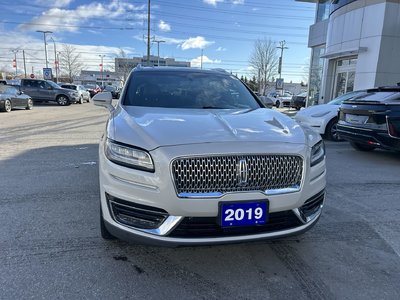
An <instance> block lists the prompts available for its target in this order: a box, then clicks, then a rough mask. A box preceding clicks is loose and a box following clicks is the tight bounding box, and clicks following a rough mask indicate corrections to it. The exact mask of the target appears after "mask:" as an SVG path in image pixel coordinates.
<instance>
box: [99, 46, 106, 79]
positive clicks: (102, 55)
mask: <svg viewBox="0 0 400 300" xmlns="http://www.w3.org/2000/svg"><path fill="white" fill-rule="evenodd" d="M99 56H100V57H101V87H103V86H104V77H103V74H104V67H103V58H104V56H105V55H104V54H99Z"/></svg>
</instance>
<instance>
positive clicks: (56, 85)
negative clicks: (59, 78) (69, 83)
mask: <svg viewBox="0 0 400 300" xmlns="http://www.w3.org/2000/svg"><path fill="white" fill-rule="evenodd" d="M46 82H47V83H48V84H50V85H51V87H53V88H55V89H59V88H60V86H59V85H58V84H56V83H54V82H53V81H50V80H48V81H46Z"/></svg>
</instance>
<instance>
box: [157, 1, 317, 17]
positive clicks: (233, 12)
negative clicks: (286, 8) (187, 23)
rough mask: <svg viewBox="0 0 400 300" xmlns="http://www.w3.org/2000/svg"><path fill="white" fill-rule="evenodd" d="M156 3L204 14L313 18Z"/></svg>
mask: <svg viewBox="0 0 400 300" xmlns="http://www.w3.org/2000/svg"><path fill="white" fill-rule="evenodd" d="M158 3H161V4H163V3H164V5H166V6H171V7H177V8H180V9H190V10H191V11H193V10H195V11H205V12H213V13H216V14H230V15H245V16H247V17H249V16H251V17H260V18H266V17H268V18H275V19H281V18H286V19H292V20H312V19H313V17H299V16H298V15H277V14H262V13H256V12H252V13H249V12H243V11H234V10H227V9H220V8H218V9H214V8H205V7H199V6H195V5H189V4H182V3H179V4H175V3H168V2H164V1H160V0H159V1H158Z"/></svg>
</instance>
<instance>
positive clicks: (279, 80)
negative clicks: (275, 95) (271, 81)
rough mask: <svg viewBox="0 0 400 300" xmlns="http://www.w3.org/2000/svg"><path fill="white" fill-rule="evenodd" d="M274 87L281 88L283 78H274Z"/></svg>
mask: <svg viewBox="0 0 400 300" xmlns="http://www.w3.org/2000/svg"><path fill="white" fill-rule="evenodd" d="M276 89H277V90H283V78H278V79H277V80H276Z"/></svg>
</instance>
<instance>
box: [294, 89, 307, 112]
mask: <svg viewBox="0 0 400 300" xmlns="http://www.w3.org/2000/svg"><path fill="white" fill-rule="evenodd" d="M306 99H307V92H303V93H300V94H298V95H295V96H293V97H292V100H291V101H290V107H294V108H295V109H297V110H300V109H301V108H302V107H306Z"/></svg>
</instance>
